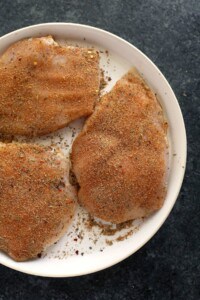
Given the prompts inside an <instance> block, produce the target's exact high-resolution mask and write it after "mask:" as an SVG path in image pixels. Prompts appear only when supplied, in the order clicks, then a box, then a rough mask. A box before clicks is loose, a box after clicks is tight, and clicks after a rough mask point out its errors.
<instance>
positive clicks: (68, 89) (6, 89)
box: [0, 36, 100, 136]
mask: <svg viewBox="0 0 200 300" xmlns="http://www.w3.org/2000/svg"><path fill="white" fill-rule="evenodd" d="M99 85H100V71H99V53H98V52H97V51H96V50H94V49H88V48H81V47H72V46H68V47H67V46H66V47H65V46H60V45H59V44H58V43H56V42H55V41H54V40H53V38H52V37H51V36H48V37H42V38H30V39H25V40H21V41H19V42H17V43H15V44H13V45H11V46H10V47H9V48H8V49H7V50H6V51H5V52H4V53H3V54H2V55H1V57H0V133H2V134H7V135H9V134H11V135H16V134H18V135H26V136H38V135H43V134H47V133H50V132H53V131H55V130H57V129H59V128H62V127H65V126H66V125H67V124H68V123H70V122H71V121H73V120H75V119H78V118H80V117H83V116H88V115H90V114H91V113H92V112H93V108H94V105H95V102H96V100H97V98H98V94H99Z"/></svg>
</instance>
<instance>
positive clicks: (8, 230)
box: [0, 143, 76, 261]
mask: <svg viewBox="0 0 200 300" xmlns="http://www.w3.org/2000/svg"><path fill="white" fill-rule="evenodd" d="M0 195H1V197H0V249H1V250H3V251H4V252H7V253H8V254H9V255H10V256H11V257H12V258H13V259H14V260H16V261H24V260H27V259H30V258H34V257H36V256H37V254H39V253H41V251H43V250H44V249H46V248H47V247H48V246H49V245H51V244H53V243H54V242H56V241H57V240H58V239H59V238H60V237H61V236H62V235H63V234H64V233H65V232H66V229H67V227H68V225H69V224H70V222H71V220H72V218H73V215H74V211H75V206H76V205H75V191H74V189H73V187H72V186H71V185H70V184H69V182H68V163H67V161H66V159H65V157H63V155H62V154H61V153H60V152H57V153H54V152H52V151H51V150H50V149H49V148H47V147H42V146H37V145H31V144H14V143H13V144H12V143H11V144H1V146H0Z"/></svg>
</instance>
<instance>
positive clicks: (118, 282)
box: [0, 0, 200, 300]
mask: <svg viewBox="0 0 200 300" xmlns="http://www.w3.org/2000/svg"><path fill="white" fill-rule="evenodd" d="M53 21H57V22H58V21H60V22H75V23H82V24H89V25H93V26H96V27H100V28H103V29H106V30H108V31H111V32H113V33H115V34H117V35H119V36H121V37H122V38H124V39H126V40H128V41H129V42H131V43H133V44H134V45H135V46H136V47H138V48H139V49H141V50H142V51H143V52H144V53H145V54H146V55H147V56H149V58H150V59H152V61H153V62H155V63H156V64H157V66H158V67H159V68H160V69H161V71H162V72H163V73H164V75H165V76H166V78H167V79H168V80H169V83H170V84H171V86H172V88H173V89H174V92H175V94H176V96H177V98H178V101H179V104H180V106H181V109H182V112H183V116H184V119H185V124H186V130H187V137H188V163H187V170H186V175H185V179H184V183H183V187H182V190H181V193H180V195H179V197H178V200H177V202H176V205H175V207H174V209H173V211H172V213H171V214H170V216H169V218H168V219H167V221H166V222H165V224H164V225H163V226H162V228H161V229H160V230H159V232H158V233H157V234H156V235H155V236H154V237H153V238H152V239H151V241H150V242H148V243H147V244H146V245H145V246H144V247H143V248H142V249H140V250H139V251H138V252H137V253H136V254H134V255H132V256H131V257H129V258H128V259H126V260H125V261H123V262H121V263H119V264H118V265H116V266H114V267H112V268H110V269H107V270H104V271H101V272H98V273H96V274H91V275H87V276H84V277H77V278H66V279H50V278H40V277H34V276H29V275H25V274H21V273H19V272H16V271H13V270H10V269H8V268H6V267H4V266H0V300H4V299H15V300H17V299H20V300H23V299H25V300H27V299H48V300H51V299H52V300H53V299H55V300H57V299H59V300H60V299H63V300H64V299H79V300H82V299H84V300H86V299H91V300H93V299H98V300H100V299H106V300H109V299H112V300H114V299H117V300H120V299H145V300H146V299H155V300H157V299H159V300H164V299H166V300H168V299H176V300H177V299H184V300H185V299H187V300H190V299H195V300H198V299H200V263H199V261H200V242H199V236H200V225H199V224H200V221H199V220H200V201H199V193H200V185H199V182H200V159H199V158H200V137H199V136H200V98H199V97H200V81H199V79H200V1H199V0H190V1H188V0H165V1H160V0H149V1H146V0H141V1H138V0H132V1H131V0H125V1H120V0H113V1H109V0H97V1H92V0H88V1H78V0H73V1H68V0H60V1H54V0H43V1H39V0H35V1H33V0H29V1H28V0H15V1H12V0H7V1H5V0H0V35H3V34H5V33H8V32H10V31H12V30H14V29H18V28H20V27H24V26H27V25H31V24H36V23H42V22H53Z"/></svg>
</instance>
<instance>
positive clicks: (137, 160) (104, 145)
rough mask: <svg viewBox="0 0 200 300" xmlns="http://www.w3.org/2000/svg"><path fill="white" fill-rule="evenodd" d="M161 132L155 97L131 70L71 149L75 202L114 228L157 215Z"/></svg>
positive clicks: (162, 170) (163, 147) (162, 167)
mask: <svg viewBox="0 0 200 300" xmlns="http://www.w3.org/2000/svg"><path fill="white" fill-rule="evenodd" d="M166 129H167V124H166V121H165V119H164V117H163V112H162V108H161V106H160V105H159V103H158V101H157V99H156V97H155V95H154V94H153V92H152V91H151V90H150V88H149V87H148V86H147V84H146V83H145V82H144V80H143V79H142V78H141V77H140V75H139V74H138V73H137V71H136V70H135V69H132V70H131V71H130V72H129V73H127V74H126V75H125V76H124V77H123V78H121V79H120V80H119V81H118V82H117V83H116V85H115V86H114V88H113V89H112V90H111V92H109V93H108V94H106V95H105V96H103V97H102V99H101V101H100V103H99V105H98V106H97V107H96V109H95V112H94V113H93V115H92V116H91V117H89V119H88V120H87V122H86V124H85V126H84V128H83V130H82V132H81V133H80V134H79V136H78V137H77V139H76V140H75V142H74V144H73V148H72V163H73V172H74V174H75V175H76V178H77V180H78V183H79V185H80V190H79V192H78V198H79V202H80V203H81V204H82V205H83V206H84V207H85V208H86V209H87V210H88V211H89V212H90V213H91V214H92V215H93V216H96V217H98V218H101V219H103V220H105V221H109V222H113V223H121V222H124V221H128V220H131V219H135V218H139V217H144V216H147V215H149V214H150V213H152V212H154V211H156V210H158V209H159V208H160V207H161V206H162V205H163V201H164V199H165V195H166V174H167V154H166V152H167V140H166Z"/></svg>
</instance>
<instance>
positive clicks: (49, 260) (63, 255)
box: [0, 23, 186, 277]
mask: <svg viewBox="0 0 200 300" xmlns="http://www.w3.org/2000/svg"><path fill="white" fill-rule="evenodd" d="M46 35H53V36H54V37H55V39H57V40H60V41H67V43H69V44H71V43H72V44H74V43H75V44H78V45H87V46H88V45H89V46H90V47H91V46H94V47H96V48H98V49H100V50H101V66H102V67H103V69H104V70H105V75H107V76H110V77H111V78H112V80H111V81H109V84H108V86H107V87H106V90H109V89H110V88H111V87H112V86H113V85H114V83H115V82H116V80H117V79H119V78H120V77H121V76H122V75H123V74H124V73H125V72H126V71H128V70H129V69H130V68H131V67H132V66H135V67H136V68H137V69H138V70H139V72H140V73H141V74H142V76H143V77H144V79H145V80H146V81H147V82H148V83H149V85H150V86H151V87H152V89H153V90H154V92H155V93H156V94H157V97H158V98H159V100H160V103H161V105H162V107H163V110H164V112H165V114H166V117H167V120H168V123H169V134H168V135H169V156H170V159H169V161H170V165H169V180H168V190H167V196H166V199H165V203H164V205H163V207H162V208H161V209H160V210H159V211H158V212H157V213H155V214H154V215H152V216H151V217H149V218H147V219H145V220H144V221H141V220H137V221H135V222H133V225H132V227H131V228H129V229H123V230H121V231H120V232H118V233H116V234H115V235H114V236H112V237H110V236H103V235H101V234H100V229H99V228H98V227H94V228H93V229H92V230H89V229H87V227H86V226H85V223H84V222H83V220H84V218H87V214H86V212H84V211H83V210H81V209H79V211H78V212H77V215H76V217H75V219H74V222H73V224H72V225H71V227H70V229H69V231H68V233H66V235H65V236H64V237H63V238H62V239H61V240H60V241H59V242H58V243H57V244H56V245H53V246H52V247H50V248H49V249H48V250H47V251H46V252H45V253H44V254H43V256H42V257H41V258H38V259H35V260H31V261H28V262H22V263H17V262H15V261H13V260H12V259H10V258H9V257H8V256H7V255H6V254H4V253H2V252H0V263H1V264H3V265H5V266H8V267H10V268H13V269H15V270H18V271H21V272H25V273H29V274H34V275H40V276H49V277H70V276H78V275H84V274H88V273H92V272H96V271H99V270H102V269H105V268H107V267H110V266H112V265H114V264H116V263H118V262H120V261H121V260H123V259H125V258H126V257H128V256H129V255H131V254H133V253H134V252H136V251H137V250H138V249H139V248H141V247H142V246H143V245H144V244H145V243H146V242H147V241H148V240H149V239H150V238H151V237H152V236H153V235H154V234H155V233H156V232H157V230H158V229H159V228H160V227H161V225H162V224H163V222H164V221H165V220H166V218H167V216H168V215H169V213H170V211H171V209H172V207H173V205H174V203H175V201H176V199H177V196H178V193H179V190H180V188H181V184H182V181H183V177H184V172H185V166H186V133H185V127H184V122H183V118H182V114H181V110H180V108H179V105H178V102H177V100H176V97H175V95H174V93H173V91H172V89H171V87H170V86H169V84H168V82H167V80H166V79H165V77H164V76H163V75H162V73H161V72H160V71H159V69H158V68H157V67H156V66H155V65H154V64H153V63H152V62H151V61H150V60H149V59H148V58H147V57H146V56H145V55H144V54H143V53H142V52H141V51H139V50H138V49H137V48H135V47H134V46H133V45H131V44H130V43H128V42H126V41H125V40H123V39H121V38H119V37H117V36H115V35H113V34H111V33H109V32H106V31H103V30H101V29H97V28H94V27H90V26H85V25H79V24H69V23H49V24H40V25H35V26H30V27H26V28H23V29H20V30H17V31H14V32H12V33H9V34H7V35H5V36H3V37H1V38H0V54H1V53H2V52H3V51H4V50H5V49H6V48H7V47H8V46H9V45H10V44H12V43H14V42H16V41H18V40H20V39H23V38H27V37H34V36H46ZM105 50H108V53H107V51H106V52H105ZM104 92H105V91H104ZM82 124H83V120H78V121H76V122H74V123H73V124H71V125H70V127H67V128H64V129H62V130H60V131H58V132H57V133H55V134H51V135H48V136H45V137H42V138H39V139H35V140H34V141H35V142H37V143H42V144H49V143H51V142H52V141H53V142H54V143H57V145H58V146H60V147H61V148H62V150H63V151H64V152H65V153H68V151H69V149H70V146H71V143H72V142H73V139H74V137H75V135H76V134H77V133H78V132H79V131H80V129H81V127H82ZM19 140H23V139H22V138H19ZM27 142H29V141H27ZM173 154H176V155H173ZM130 229H131V230H132V231H134V233H133V234H128V235H129V237H128V238H127V239H124V240H122V241H120V242H119V241H116V238H117V237H119V236H123V235H126V234H127V233H130ZM132 231H131V232H132ZM80 236H81V239H80ZM108 244H109V245H108ZM111 244H112V245H111ZM155 250H156V249H155Z"/></svg>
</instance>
